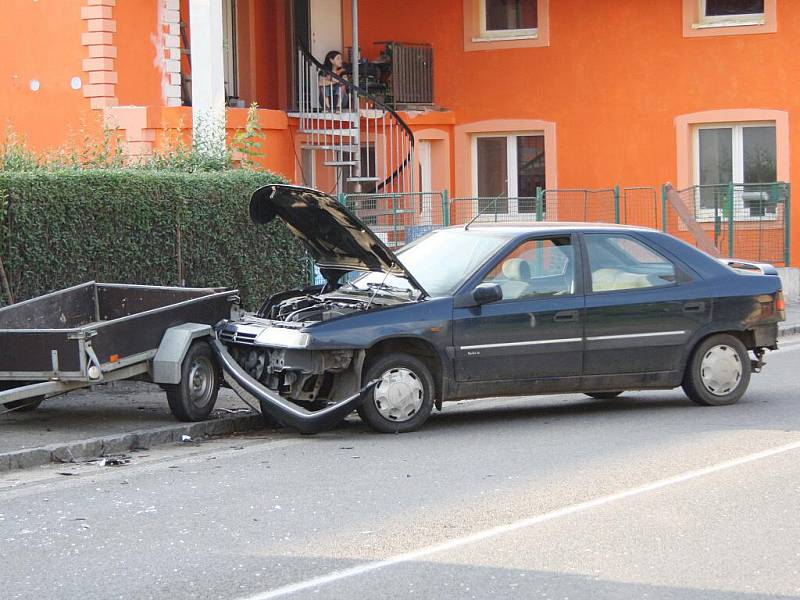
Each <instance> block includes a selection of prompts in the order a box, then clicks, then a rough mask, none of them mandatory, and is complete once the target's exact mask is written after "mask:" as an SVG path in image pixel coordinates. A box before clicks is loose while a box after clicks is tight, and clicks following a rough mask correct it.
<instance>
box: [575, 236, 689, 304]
mask: <svg viewBox="0 0 800 600" xmlns="http://www.w3.org/2000/svg"><path fill="white" fill-rule="evenodd" d="M584 240H585V241H586V250H587V252H588V255H589V269H590V271H591V274H592V291H593V292H610V291H618V290H631V289H637V288H653V287H661V286H665V285H672V284H674V283H675V281H676V276H675V273H676V271H675V265H674V264H672V263H671V262H670V261H669V260H667V259H666V258H664V257H663V256H661V255H660V254H659V253H658V252H656V251H655V250H653V249H652V248H650V247H649V246H647V245H645V244H644V243H642V242H640V241H639V240H637V239H634V238H632V237H630V236H628V235H624V234H604V233H589V234H586V235H585V236H584Z"/></svg>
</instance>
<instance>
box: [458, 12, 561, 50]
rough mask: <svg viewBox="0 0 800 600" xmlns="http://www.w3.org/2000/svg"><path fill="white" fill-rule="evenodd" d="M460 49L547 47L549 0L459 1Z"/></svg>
mask: <svg viewBox="0 0 800 600" xmlns="http://www.w3.org/2000/svg"><path fill="white" fill-rule="evenodd" d="M463 2H464V50H465V51H467V52H470V51H475V50H507V49H511V48H536V47H541V46H549V45H550V24H549V23H550V20H549V16H548V13H549V5H550V0H463Z"/></svg>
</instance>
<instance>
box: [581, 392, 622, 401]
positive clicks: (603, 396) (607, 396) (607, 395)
mask: <svg viewBox="0 0 800 600" xmlns="http://www.w3.org/2000/svg"><path fill="white" fill-rule="evenodd" d="M621 393H622V392H586V395H587V396H589V397H590V398H596V399H597V400H613V399H614V398H616V397H617V396H619V395H620V394H621Z"/></svg>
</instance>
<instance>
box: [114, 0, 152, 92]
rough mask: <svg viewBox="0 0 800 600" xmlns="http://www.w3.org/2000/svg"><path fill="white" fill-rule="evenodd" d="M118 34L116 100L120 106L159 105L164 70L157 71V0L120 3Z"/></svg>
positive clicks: (115, 40) (125, 0)
mask: <svg viewBox="0 0 800 600" xmlns="http://www.w3.org/2000/svg"><path fill="white" fill-rule="evenodd" d="M114 19H116V21H117V33H116V34H115V36H114V42H115V43H116V45H117V73H118V75H119V83H117V97H118V98H119V103H120V104H121V105H129V104H135V105H142V106H146V105H160V104H163V102H162V98H161V69H160V68H159V67H158V63H157V56H158V55H159V53H158V51H157V43H158V39H157V37H156V35H155V34H156V31H158V29H159V28H160V27H161V23H160V22H159V12H158V2H157V1H156V0H147V1H142V0H135V1H134V2H131V1H130V0H121V1H118V2H117V5H116V6H115V7H114Z"/></svg>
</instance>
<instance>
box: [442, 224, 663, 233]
mask: <svg viewBox="0 0 800 600" xmlns="http://www.w3.org/2000/svg"><path fill="white" fill-rule="evenodd" d="M447 229H451V230H452V229H462V230H463V229H464V225H453V226H451V227H448V228H447ZM468 230H469V231H491V232H493V233H502V234H506V235H509V236H515V235H521V234H526V233H531V232H537V233H572V232H576V231H583V232H587V231H620V232H622V231H625V232H630V231H642V232H654V231H657V230H655V229H652V228H650V227H641V226H638V225H617V224H615V223H585V222H577V221H575V222H571V221H533V222H528V221H504V222H498V223H493V222H492V223H485V222H484V223H481V222H475V223H472V224H471V225H469V227H468Z"/></svg>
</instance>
